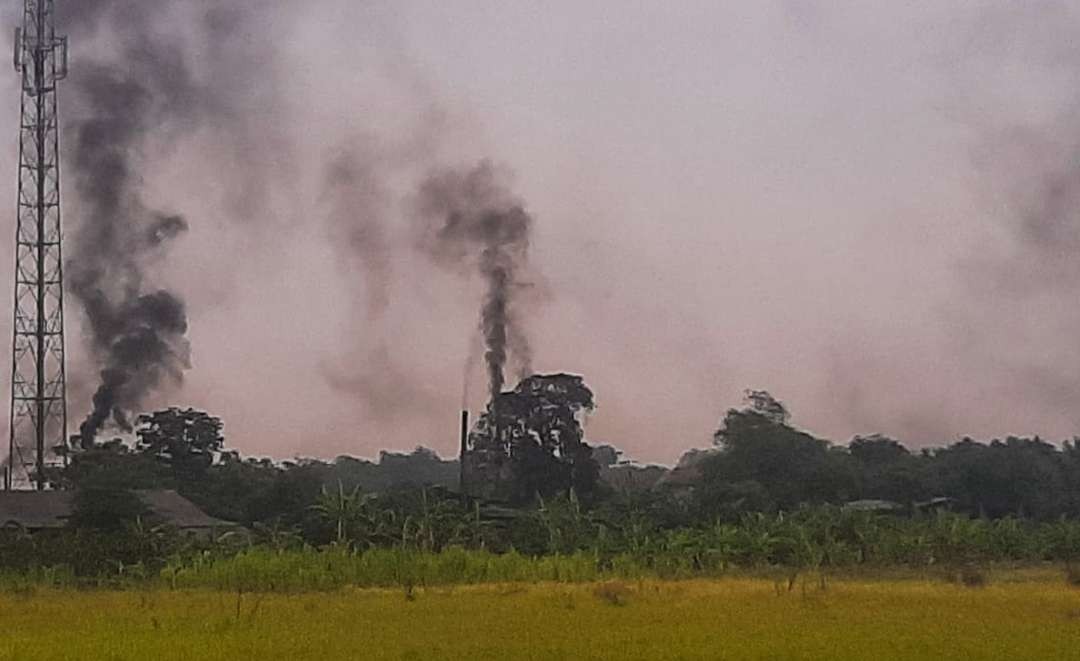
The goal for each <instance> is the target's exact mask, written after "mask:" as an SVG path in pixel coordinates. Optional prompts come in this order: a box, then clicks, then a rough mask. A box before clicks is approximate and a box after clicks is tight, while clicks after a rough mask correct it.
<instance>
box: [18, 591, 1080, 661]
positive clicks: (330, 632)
mask: <svg viewBox="0 0 1080 661" xmlns="http://www.w3.org/2000/svg"><path fill="white" fill-rule="evenodd" d="M778 587H779V586H778V585H777V584H775V583H774V582H772V581H770V580H768V579H762V578H758V579H750V578H724V579H716V580H690V581H667V582H665V581H656V580H642V581H621V582H607V583H579V584H564V583H504V584H488V585H474V586H457V587H452V586H444V587H435V588H417V589H415V590H411V591H406V590H404V589H393V590H391V589H355V588H352V589H342V590H336V591H329V592H305V593H296V594H282V593H238V592H226V591H212V590H177V591H171V590H166V589H162V588H154V589H147V590H138V589H132V590H124V591H98V590H87V591H76V590H62V591H58V590H47V589H35V588H25V589H22V590H19V591H15V592H11V591H8V592H6V593H4V594H3V596H0V621H2V622H3V627H4V637H3V642H2V643H0V645H2V647H0V658H2V659H27V660H36V659H132V660H135V659H185V661H190V660H191V659H230V660H235V659H248V658H261V659H271V658H287V659H333V658H340V659H354V658H364V659H432V658H453V659H578V658H588V659H706V658H707V659H875V660H880V659H919V658H922V659H1003V658H1006V659H1007V658H1017V659H1019V658H1023V659H1076V658H1080V590H1078V589H1076V588H1070V587H1068V586H1066V585H1065V583H1064V581H1062V580H1060V575H1054V576H1051V575H1050V574H1049V573H1045V574H1043V573H1034V574H1015V575H1010V576H999V577H995V580H994V582H992V583H991V584H990V585H988V586H986V587H982V588H966V587H962V586H959V585H952V584H947V583H943V582H929V581H922V580H889V581H884V580H882V581H868V580H852V579H849V580H841V581H833V582H831V583H830V584H829V586H828V588H827V589H826V590H824V591H823V590H820V589H819V587H818V584H817V581H816V580H810V581H807V582H805V583H798V584H796V586H795V587H794V589H793V590H792V591H790V592H788V591H787V590H786V586H783V587H784V589H782V590H778Z"/></svg>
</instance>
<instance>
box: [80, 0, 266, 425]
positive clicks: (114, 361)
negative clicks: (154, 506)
mask: <svg viewBox="0 0 1080 661" xmlns="http://www.w3.org/2000/svg"><path fill="white" fill-rule="evenodd" d="M169 7H170V3H168V2H165V1H164V0H84V1H83V2H78V3H74V4H73V5H72V6H71V7H67V6H65V7H64V11H62V12H61V15H60V17H59V22H60V26H61V28H62V29H63V30H65V31H70V32H71V34H72V37H73V39H75V40H76V41H81V42H82V43H86V42H90V41H92V40H93V37H94V36H95V35H97V34H99V33H102V32H104V33H105V34H107V35H108V36H109V40H108V43H109V44H110V47H109V48H106V49H102V50H101V51H100V52H99V53H98V57H96V58H91V57H88V56H80V57H78V58H75V60H74V61H73V63H72V76H71V83H72V85H73V91H74V96H73V98H72V99H71V101H72V103H73V106H74V108H75V110H76V112H75V117H74V119H73V120H72V121H70V122H69V124H68V126H67V129H66V133H67V140H68V143H69V144H71V145H72V153H73V157H72V158H71V159H70V166H71V167H72V169H73V171H74V181H75V188H76V190H77V193H78V198H79V210H80V214H79V217H78V218H77V221H76V228H77V229H76V232H75V234H74V235H73V236H72V240H71V241H70V242H69V246H68V253H67V255H66V257H67V261H66V264H65V269H66V279H67V285H68V290H69V291H70V292H71V294H72V295H73V296H74V298H75V300H76V301H77V302H78V303H79V305H80V306H81V308H82V312H83V314H84V317H85V321H86V324H85V329H86V332H87V335H88V344H89V348H90V349H91V351H92V354H93V357H94V359H95V361H96V363H97V364H98V365H99V368H100V371H99V376H100V380H99V383H98V385H97V386H96V390H95V392H94V394H93V397H92V403H91V411H90V413H89V414H88V415H87V416H86V418H85V419H84V420H83V422H82V424H81V425H80V434H81V437H82V440H83V443H84V444H91V443H92V442H93V441H94V439H95V438H96V437H97V435H98V434H99V433H100V432H101V430H102V429H103V427H105V426H106V425H108V424H110V423H112V424H114V425H115V426H116V427H118V428H119V429H121V430H130V429H131V426H132V425H131V422H132V421H131V415H132V413H133V412H135V411H137V410H138V409H139V407H140V406H141V405H143V404H144V402H145V400H146V398H147V397H148V396H150V395H152V394H154V393H156V392H159V391H162V390H164V389H168V388H175V387H178V386H179V385H180V384H181V383H182V382H183V375H184V372H185V371H186V370H187V369H189V368H190V366H191V363H190V346H189V342H188V339H187V331H188V321H187V311H186V305H185V302H184V300H183V298H182V297H181V296H180V295H179V294H178V293H177V292H176V291H173V290H172V289H170V288H167V287H162V286H160V285H159V284H157V283H155V282H153V278H152V277H151V275H150V274H151V273H152V272H153V270H154V266H155V265H156V264H157V263H159V262H161V261H162V260H163V258H164V257H165V256H166V253H167V251H168V248H169V245H170V244H171V243H172V242H173V240H174V239H176V238H177V237H178V236H180V235H181V234H183V233H184V232H186V231H187V229H188V222H187V220H186V219H185V218H184V216H183V215H182V214H177V213H172V212H166V211H162V210H159V209H155V208H154V205H153V204H152V203H151V202H149V201H148V199H147V193H146V191H145V190H144V186H143V177H142V175H141V172H140V169H141V168H142V167H143V166H144V165H145V159H146V158H147V153H148V152H149V151H150V150H151V143H152V142H153V141H158V142H161V141H163V140H164V141H166V142H168V141H169V140H175V139H176V138H177V137H178V136H179V135H184V134H190V133H192V132H194V131H195V130H196V129H198V128H199V127H200V126H201V125H202V124H210V125H215V124H221V123H225V122H229V121H230V120H232V119H234V117H233V111H232V108H231V106H230V104H229V97H228V96H227V95H226V94H223V93H222V91H221V90H220V89H219V88H218V87H216V86H215V85H214V84H202V83H200V81H199V80H198V79H197V77H196V75H195V74H194V71H193V68H192V63H191V61H190V60H191V57H190V54H189V53H188V52H187V49H186V44H185V42H184V40H183V38H182V36H181V35H180V34H178V33H166V34H163V33H162V32H161V31H160V30H159V29H157V28H158V26H159V25H160V21H161V20H162V17H163V16H165V15H166V14H167V11H168V9H169ZM204 14H205V15H204V16H203V20H202V21H201V22H199V24H200V25H201V26H202V28H203V30H204V31H205V33H206V36H208V37H216V38H219V39H220V38H222V36H223V33H228V32H229V31H235V30H239V29H241V27H242V20H243V12H242V11H241V10H240V9H239V6H238V7H237V8H236V9H234V10H232V11H228V12H223V10H221V9H220V8H215V7H207V8H205V9H204ZM226 36H227V35H226ZM87 50H90V49H89V48H88V49H87ZM216 64H218V65H219V71H220V72H222V75H225V76H226V77H227V74H228V72H229V71H230V69H231V68H236V63H235V62H229V61H228V60H227V59H226V60H225V61H223V62H218V63H216ZM243 66H245V67H246V66H248V65H247V63H244V65H243ZM215 80H217V79H216V78H215ZM237 133H238V134H240V135H242V134H243V133H242V132H239V131H238V132H237Z"/></svg>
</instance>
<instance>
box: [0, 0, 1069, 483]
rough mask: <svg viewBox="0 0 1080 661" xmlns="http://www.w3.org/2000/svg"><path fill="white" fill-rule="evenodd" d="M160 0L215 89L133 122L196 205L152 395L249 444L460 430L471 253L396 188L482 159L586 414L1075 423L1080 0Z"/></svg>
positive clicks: (668, 451) (168, 194)
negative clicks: (145, 125) (448, 248)
mask: <svg viewBox="0 0 1080 661" xmlns="http://www.w3.org/2000/svg"><path fill="white" fill-rule="evenodd" d="M67 1H68V2H74V1H75V0H67ZM57 2H58V3H60V4H62V2H63V0H57ZM101 2H104V0H101ZM116 3H117V4H122V0H116ZM9 4H15V3H9ZM164 4H165V5H166V6H167V7H168V6H171V8H170V9H169V11H168V12H163V14H162V16H161V18H160V20H158V19H155V23H154V24H155V25H156V27H155V28H154V30H155V33H156V34H159V35H160V38H161V39H162V40H163V43H169V44H173V45H175V47H176V48H177V49H179V50H180V51H181V52H182V53H183V57H184V58H185V61H187V62H188V63H189V64H190V66H191V67H192V70H193V71H195V72H196V75H197V77H198V79H199V81H200V84H202V85H203V86H204V88H205V90H208V91H206V92H205V93H206V94H208V95H211V96H213V97H214V98H220V99H221V103H220V108H224V109H225V110H222V111H220V112H218V114H209V113H208V114H207V117H210V119H206V120H204V121H202V123H201V124H198V125H194V126H182V127H179V128H178V127H177V126H170V125H169V124H168V123H167V122H166V123H164V124H163V128H162V130H161V131H160V132H159V133H155V137H154V139H153V140H151V141H150V143H149V144H148V145H147V146H146V147H145V149H144V150H143V151H142V152H141V153H140V154H138V158H139V161H140V163H141V165H142V168H143V170H142V177H143V182H144V188H145V196H146V198H147V199H148V200H150V201H152V203H153V204H154V205H155V206H156V207H159V208H162V209H165V210H168V211H170V212H176V213H181V214H183V215H184V216H185V217H186V218H187V219H188V222H189V223H190V226H191V230H190V232H189V233H188V234H187V235H186V236H184V237H182V238H180V239H178V241H177V243H176V245H175V246H174V247H173V248H172V250H171V252H170V253H169V254H168V255H166V256H164V257H162V259H161V260H160V262H158V263H155V264H154V265H153V266H152V267H151V271H152V274H153V278H154V279H155V281H156V282H159V283H160V284H161V285H162V286H166V285H167V286H170V287H175V288H176V289H178V290H179V291H180V292H181V293H182V294H183V295H184V296H185V298H186V299H187V302H188V306H189V315H190V320H191V331H190V338H191V344H192V364H193V366H192V369H191V370H190V372H189V373H188V374H187V378H186V382H185V384H184V385H183V387H182V388H180V389H178V390H172V391H169V392H164V393H160V394H158V395H157V396H155V397H153V398H152V400H151V403H152V404H153V405H161V404H169V403H176V404H183V405H193V406H197V407H202V408H205V409H207V410H209V411H211V412H213V413H215V414H217V415H220V416H221V417H222V418H223V419H224V420H225V423H226V429H227V436H228V441H229V444H230V445H231V446H233V447H235V448H238V449H240V450H241V451H242V452H244V453H250V454H270V455H274V456H278V457H287V456H294V455H309V456H310V455H314V456H334V455H336V454H340V453H351V454H357V455H365V456H370V455H373V454H375V453H376V452H377V450H378V449H380V448H389V449H411V448H412V447H414V446H416V445H418V444H423V445H427V446H430V447H433V448H435V449H437V450H439V451H440V452H442V453H444V454H447V453H452V452H453V451H454V450H455V448H456V443H457V438H456V436H457V428H456V420H457V410H458V408H459V406H460V402H461V398H462V381H463V378H462V374H463V369H464V366H465V364H466V362H467V356H468V355H469V354H470V351H472V352H474V353H475V349H471V348H470V347H474V346H475V344H476V342H478V338H477V334H476V330H475V329H476V324H477V318H478V307H479V301H480V292H481V283H479V282H478V281H477V279H476V278H470V277H467V276H466V275H464V274H456V273H448V272H447V271H446V270H445V269H440V268H438V266H437V265H433V264H431V263H430V261H429V260H426V259H425V258H424V257H423V256H422V255H421V254H419V252H418V251H417V250H416V249H415V221H414V219H413V217H412V216H413V214H412V213H411V211H410V209H411V208H412V206H413V205H414V201H415V200H414V194H413V191H414V190H415V188H416V185H417V183H418V182H419V181H420V180H421V179H422V178H423V176H424V175H425V173H426V172H428V171H429V170H431V169H432V168H434V167H439V166H459V165H461V166H471V165H473V164H475V163H476V162H477V161H479V160H480V159H483V158H489V159H491V160H492V161H494V162H495V163H497V164H499V165H500V166H502V167H504V168H506V169H507V171H509V172H512V175H513V176H512V182H513V184H512V185H513V188H514V190H515V191H516V192H517V193H518V194H519V195H520V197H521V198H522V199H523V200H525V202H526V204H527V207H528V210H529V211H530V213H531V214H532V215H533V216H534V218H535V233H534V236H533V242H532V246H531V249H532V253H531V263H532V268H533V271H534V272H535V275H534V277H533V280H534V285H535V286H533V287H531V288H529V290H528V291H527V292H524V296H525V298H526V299H527V301H526V304H527V305H526V307H527V310H528V313H527V326H528V328H529V329H530V333H531V339H532V344H533V350H534V354H535V356H534V362H535V367H536V368H537V369H538V370H539V371H570V372H575V373H580V374H583V375H584V376H585V378H586V382H587V383H588V384H589V385H590V386H591V387H592V388H593V389H594V391H595V393H596V396H597V402H598V405H599V406H598V408H597V410H596V412H595V413H594V414H593V415H592V416H591V417H590V418H589V420H588V425H587V434H588V436H589V437H590V438H591V439H592V440H593V441H598V442H606V443H613V444H615V445H617V446H618V447H620V448H622V449H624V450H625V451H626V452H627V453H629V454H630V455H632V456H634V457H637V458H640V459H644V460H653V461H665V462H672V461H674V460H675V459H676V458H677V457H678V455H679V454H681V453H682V452H683V451H684V450H686V449H687V448H690V447H693V446H701V445H705V444H707V443H709V441H710V436H711V433H712V431H713V430H714V429H715V427H716V425H717V423H718V421H719V419H720V417H721V416H722V414H723V412H724V410H725V409H726V408H728V407H731V406H735V405H738V404H739V403H740V400H741V394H742V391H743V389H745V388H750V387H752V388H765V389H768V390H769V391H770V392H772V393H773V394H774V395H775V396H777V397H778V398H780V399H782V400H783V401H785V402H786V403H787V404H788V405H789V407H790V408H791V410H792V411H793V414H794V420H795V421H796V423H797V424H798V425H800V426H803V427H805V428H807V429H809V430H811V431H813V432H815V433H818V434H820V435H822V436H824V437H827V438H830V439H832V440H835V441H839V442H846V441H847V440H849V438H850V437H851V436H852V435H854V434H856V433H872V432H880V433H884V434H888V435H890V436H894V437H896V438H899V439H901V440H903V441H905V442H907V443H909V444H912V445H923V444H928V443H943V442H947V441H951V440H955V439H957V438H958V437H959V436H960V435H963V434H969V435H973V436H976V437H980V438H987V437H991V436H999V435H1004V434H1008V433H1028V434H1033V433H1038V434H1041V435H1044V436H1046V437H1050V438H1052V439H1055V440H1060V439H1062V438H1067V437H1070V436H1071V435H1072V434H1074V433H1075V434H1080V406H1078V404H1080V112H1078V110H1080V107H1078V102H1080V96H1078V92H1080V39H1078V38H1077V35H1080V3H1078V2H1071V3H1069V2H1025V3H1005V2H1002V3H972V2H955V3H949V2H942V1H940V0H935V1H927V2H906V3H897V2H893V1H887V0H881V1H877V2H869V1H860V2H813V1H808V2H796V1H795V0H786V1H780V0H778V1H775V2H765V1H763V2H716V1H709V2H698V1H696V0H683V1H682V2H678V3H670V2H630V1H627V2H580V1H574V2H570V1H563V0H545V1H544V2H526V1H524V0H523V1H518V2H505V1H494V0H492V1H490V2H473V1H468V0H456V1H455V2H434V1H427V2H421V1H418V0H394V1H392V2H359V1H356V0H348V1H346V0H304V1H300V0H266V1H264V2H255V1H253V0H251V1H248V2H236V3H235V6H236V11H237V17H236V20H237V22H238V27H235V29H232V30H230V31H226V32H225V33H224V34H225V35H226V43H214V40H215V38H216V37H215V35H216V34H219V33H216V32H214V31H212V30H211V31H205V30H201V29H198V28H195V27H192V26H195V25H200V23H199V19H201V16H202V13H203V12H205V10H206V8H208V7H212V6H214V5H215V4H216V3H212V2H208V1H205V0H190V1H187V2H172V3H164ZM147 6H149V5H147ZM6 9H7V11H6V12H5V14H4V18H5V19H6V20H7V22H8V23H13V22H14V21H15V20H16V15H17V9H18V8H17V7H15V6H13V7H7V8H6ZM120 15H122V13H121V14H120ZM123 27H124V26H123V25H114V26H113V27H112V28H110V27H108V26H105V27H104V28H103V29H101V30H99V31H97V32H95V33H93V35H92V34H91V33H89V32H87V31H85V30H84V31H83V34H82V35H81V37H80V38H81V39H82V41H78V40H75V41H73V45H72V57H73V68H72V77H73V78H74V77H75V76H77V75H78V74H79V69H78V66H77V63H78V62H79V61H80V58H84V61H85V60H86V59H101V60H109V58H113V60H110V61H112V62H113V64H114V65H116V66H123V64H122V62H117V61H115V55H116V54H117V53H119V52H122V50H123V49H122V46H121V44H122V43H123V39H122V38H114V37H116V35H118V34H122V33H123V32H124V29H123ZM61 29H63V26H61ZM125 38H129V39H130V35H129V36H128V37H125ZM73 39H76V35H75V34H73ZM222 62H225V64H222ZM3 80H4V85H6V87H5V88H4V90H3V91H4V93H5V98H7V99H8V103H6V104H0V113H2V115H0V120H2V121H0V125H7V126H9V127H10V130H9V131H8V132H7V133H8V141H7V143H6V145H7V154H8V155H9V156H8V157H7V158H2V159H0V166H2V172H0V176H6V177H7V180H8V181H9V182H11V189H10V190H11V193H12V195H11V199H12V204H11V206H12V208H14V187H15V174H14V173H15V158H16V154H17V149H16V144H17V143H16V126H15V124H16V117H17V105H16V104H17V102H18V91H17V90H18V88H17V84H16V80H15V76H14V74H11V75H9V76H7V77H5V78H3ZM71 84H73V83H72V81H71V80H69V81H67V82H66V83H65V85H71ZM65 100H66V98H65V97H62V101H65ZM64 112H65V117H73V116H77V115H78V112H79V109H78V108H71V109H70V112H69V111H68V109H67V108H65V111H64ZM222 118H224V119H222ZM64 139H65V140H67V139H68V136H67V135H65V136H64ZM340 158H347V159H351V162H353V163H354V164H356V166H357V168H358V171H360V172H361V173H362V174H363V176H362V177H360V178H359V179H358V180H357V181H356V184H355V186H354V187H353V186H342V185H341V184H340V182H339V183H338V184H337V185H331V184H329V183H328V172H329V171H330V170H329V169H330V167H331V165H332V164H333V163H334V162H336V161H335V159H340ZM68 194H70V195H68ZM65 195H68V197H67V202H68V206H67V208H66V222H67V223H68V225H69V226H71V227H77V226H78V224H79V222H80V218H79V204H78V200H77V199H76V195H75V191H74V189H73V187H71V186H67V187H65ZM8 218H9V221H10V220H11V219H13V214H9V216H8ZM10 225H11V223H10V222H9V226H10ZM9 228H10V231H9V232H7V233H6V234H4V235H2V236H0V238H2V239H3V241H4V242H5V245H4V249H3V251H2V253H0V273H2V272H6V273H10V272H11V265H10V255H11V253H12V251H11V250H10V241H11V237H10V236H8V235H12V234H14V229H13V227H9ZM68 235H69V238H70V237H71V236H72V233H71V232H69V233H68ZM374 283H377V284H374ZM376 289H377V290H378V291H376ZM80 321H81V320H80V315H79V310H78V309H77V308H75V307H71V308H70V309H69V311H68V330H69V364H70V366H71V367H70V374H71V377H70V379H71V383H70V386H69V387H70V391H71V394H70V396H71V401H70V404H69V407H70V414H69V415H70V417H71V418H72V420H73V422H74V424H77V422H78V421H79V420H80V419H81V418H82V416H83V415H84V414H85V411H86V408H87V401H88V397H89V394H90V392H92V389H93V387H94V385H95V379H96V371H95V369H94V368H93V365H92V361H91V359H90V358H89V357H88V355H87V354H86V353H85V351H84V346H83V345H84V343H83V342H82V341H81V335H80ZM0 324H2V331H3V333H10V320H9V319H6V318H4V319H0ZM473 363H474V365H473V368H472V369H471V371H470V374H471V378H470V379H469V381H470V383H469V389H470V401H469V403H470V405H471V406H472V407H473V408H474V410H475V409H476V408H477V407H479V406H481V405H482V404H483V394H484V386H483V373H482V372H483V370H482V369H481V368H480V366H479V365H476V364H475V361H473Z"/></svg>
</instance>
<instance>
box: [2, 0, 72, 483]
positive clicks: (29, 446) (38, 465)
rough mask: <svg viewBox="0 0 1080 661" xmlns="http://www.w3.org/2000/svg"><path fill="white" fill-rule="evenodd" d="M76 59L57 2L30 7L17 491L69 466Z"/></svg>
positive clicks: (18, 257) (23, 38)
mask: <svg viewBox="0 0 1080 661" xmlns="http://www.w3.org/2000/svg"><path fill="white" fill-rule="evenodd" d="M67 52H68V49H67V37H58V36H56V25H55V14H54V2H53V0H24V2H23V23H22V27H21V28H16V29H15V71H17V72H18V73H19V74H20V76H21V80H22V111H21V113H20V115H19V118H20V119H19V192H18V206H17V209H16V230H15V320H14V328H13V340H12V367H11V418H10V420H11V427H10V431H11V439H10V444H9V446H8V461H7V467H6V470H5V472H4V488H5V489H7V490H11V489H16V488H28V487H36V488H37V489H44V488H45V487H46V477H45V472H46V468H47V467H48V466H50V465H53V464H55V463H57V462H60V461H63V460H65V459H66V457H67V452H66V449H67V399H66V392H65V380H64V290H63V255H62V252H61V246H60V242H61V229H60V153H59V152H60V145H59V142H60V141H59V131H58V122H57V117H58V116H57V100H56V85H57V82H58V81H60V80H63V79H64V78H65V77H66V76H67Z"/></svg>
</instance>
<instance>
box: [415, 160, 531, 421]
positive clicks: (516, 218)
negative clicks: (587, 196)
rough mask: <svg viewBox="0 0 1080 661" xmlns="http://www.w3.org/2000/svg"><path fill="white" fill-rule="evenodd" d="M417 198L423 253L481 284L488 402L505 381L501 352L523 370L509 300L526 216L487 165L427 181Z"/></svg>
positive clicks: (517, 285) (522, 340)
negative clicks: (471, 273) (464, 269)
mask: <svg viewBox="0 0 1080 661" xmlns="http://www.w3.org/2000/svg"><path fill="white" fill-rule="evenodd" d="M418 198H419V199H418V216H419V219H420V220H421V222H422V223H423V226H422V230H423V241H424V244H423V247H424V248H425V249H426V250H427V251H428V253H429V254H431V255H432V256H433V257H434V258H436V259H437V260H438V261H440V262H442V263H444V264H449V265H452V266H457V267H461V266H473V267H474V268H476V269H477V270H478V271H479V273H480V275H481V276H483V278H484V280H485V282H486V283H487V292H486V294H485V296H484V302H483V305H482V306H481V310H480V330H481V332H482V334H483V337H484V347H485V353H484V360H485V362H486V363H487V374H488V391H489V395H490V397H491V399H492V400H494V398H495V397H496V396H497V395H498V394H499V393H500V392H502V388H503V384H504V383H505V379H506V377H505V369H506V362H507V359H508V357H509V349H510V348H511V347H513V349H514V352H515V358H518V359H519V360H520V361H522V363H523V364H524V363H526V362H527V361H528V360H529V358H530V354H531V352H530V350H529V343H528V338H527V335H526V334H525V332H524V329H523V328H521V326H520V323H519V319H518V317H517V316H516V315H515V308H514V302H515V296H516V294H517V292H518V291H520V289H521V287H522V283H521V282H520V280H519V277H520V274H521V271H522V270H523V269H524V267H525V265H526V261H527V256H528V248H529V234H530V232H531V229H532V217H531V216H529V214H528V213H527V212H526V211H525V209H524V206H523V204H522V203H521V201H520V200H519V199H518V198H517V197H516V196H515V195H514V194H513V193H511V192H510V191H509V189H508V188H507V187H506V186H505V184H504V183H503V182H502V180H501V177H500V173H499V172H498V171H497V170H496V169H495V168H494V166H492V164H491V163H489V162H487V161H484V162H481V163H480V164H479V165H477V166H476V167H475V168H472V169H471V170H468V171H459V170H446V171H442V172H438V173H435V174H433V175H431V176H430V177H429V178H428V179H427V180H426V181H424V182H423V184H422V185H421V187H420V192H419V196H418ZM524 371H528V368H527V367H525V368H524Z"/></svg>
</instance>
